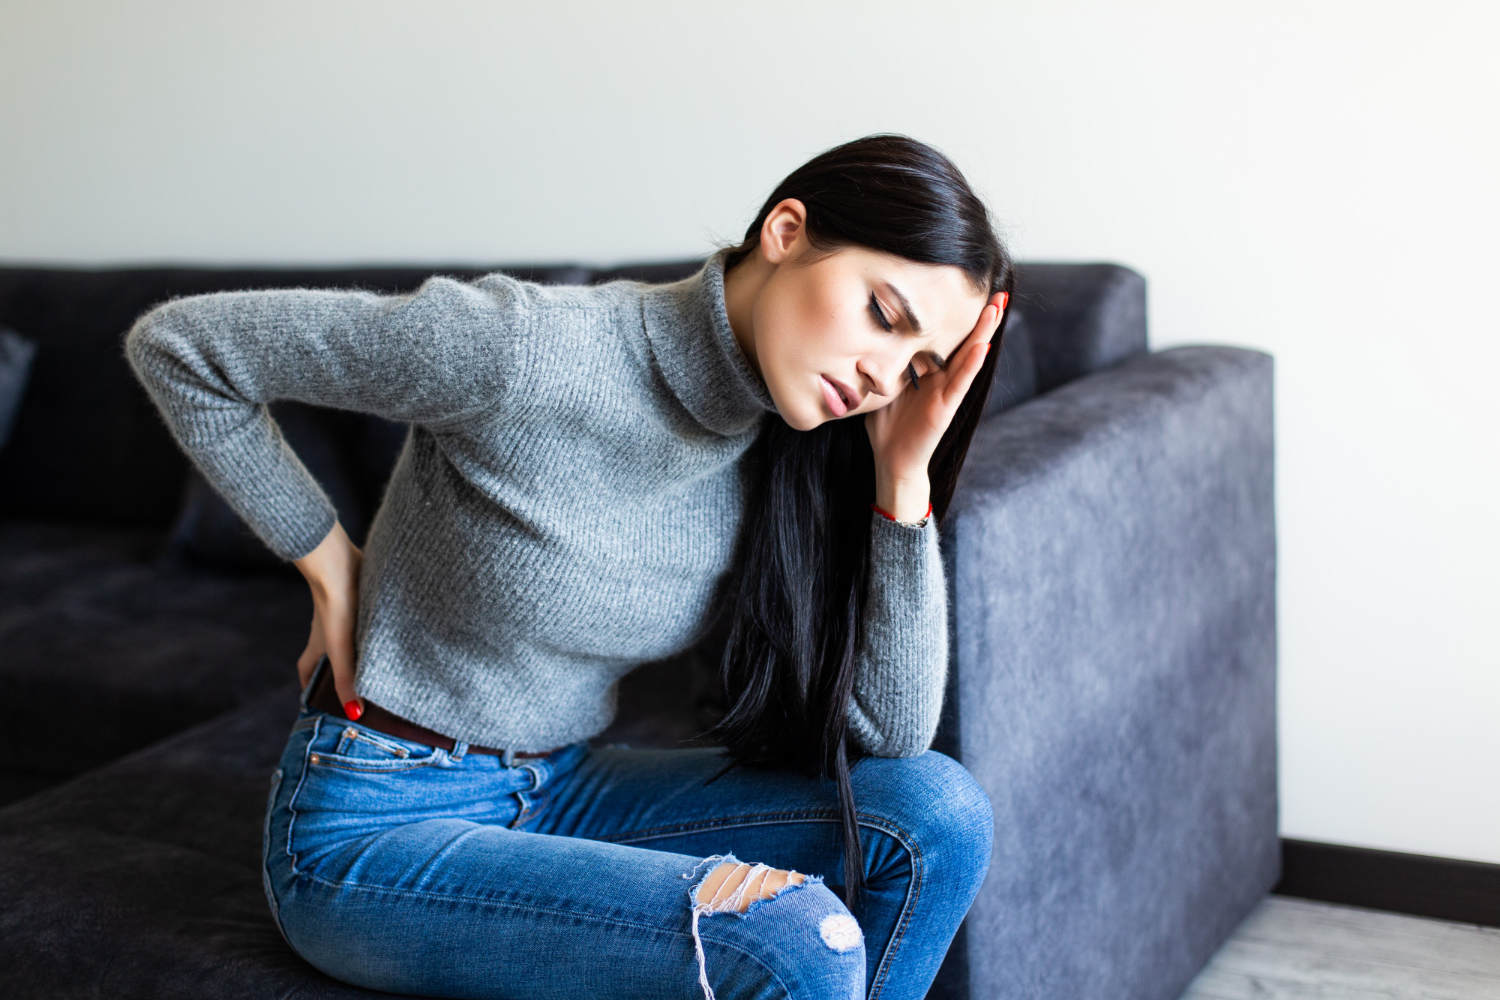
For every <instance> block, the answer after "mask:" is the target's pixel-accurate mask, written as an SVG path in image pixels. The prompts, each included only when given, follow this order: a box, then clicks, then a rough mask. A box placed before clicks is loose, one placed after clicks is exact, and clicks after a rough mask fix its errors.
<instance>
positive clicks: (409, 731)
mask: <svg viewBox="0 0 1500 1000" xmlns="http://www.w3.org/2000/svg"><path fill="white" fill-rule="evenodd" d="M307 705H308V707H309V708H316V709H318V710H319V711H323V712H327V713H328V714H329V715H332V716H334V717H335V718H338V719H348V718H349V717H348V716H347V715H345V714H344V706H342V705H340V704H339V696H338V692H337V691H336V690H334V687H333V671H332V670H331V669H328V668H327V667H326V666H325V668H324V669H323V670H321V671H319V672H318V682H317V683H316V684H315V685H313V689H312V691H311V692H309V694H308V696H307ZM359 724H360V725H361V726H367V727H369V728H370V729H373V730H375V731H376V732H380V733H385V734H386V735H387V736H394V737H396V738H397V739H398V740H410V741H411V742H413V743H425V744H427V745H428V746H430V747H442V748H443V749H444V750H447V751H450V752H451V751H452V750H453V748H454V747H455V746H457V745H458V742H457V741H456V740H454V739H453V738H452V737H451V736H444V735H443V734H442V733H435V732H433V731H432V730H431V729H428V728H427V727H425V726H419V725H417V724H416V723H415V722H407V721H406V720H405V719H403V718H401V716H399V715H392V714H391V713H390V712H387V711H386V710H385V709H383V708H381V707H380V706H379V705H376V704H375V703H374V702H372V701H370V699H368V698H366V699H365V711H364V714H362V715H361V716H360V717H359ZM561 749H562V747H553V748H552V749H551V750H538V751H530V750H517V751H516V752H515V753H514V754H513V756H516V757H545V756H547V755H548V754H550V753H556V752H557V751H558V750H561ZM469 753H487V754H493V755H495V756H496V757H504V756H505V751H504V750H497V749H495V748H494V747H482V746H479V745H478V744H475V743H470V744H469Z"/></svg>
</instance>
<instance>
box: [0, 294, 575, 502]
mask: <svg viewBox="0 0 1500 1000" xmlns="http://www.w3.org/2000/svg"><path fill="white" fill-rule="evenodd" d="M495 270H503V271H505V272H506V273H508V274H514V275H516V276H518V277H522V278H526V279H529V280H534V281H541V282H544V283H573V284H581V283H587V282H588V281H590V280H593V278H594V276H595V275H594V272H593V271H591V270H588V269H585V268H579V267H572V266H568V267H547V266H526V265H514V266H509V267H504V268H476V267H447V268H445V267H433V266H427V267H381V268H300V269H297V268H274V269H271V268H267V269H256V270H250V269H218V268H121V269H104V270H87V269H75V268H26V267H0V326H11V327H14V328H16V329H18V330H24V331H25V332H26V335H27V336H28V337H30V338H31V339H32V340H33V341H35V343H36V344H37V354H36V360H35V363H34V366H33V369H32V374H31V388H30V389H29V390H28V391H27V393H26V398H25V399H24V400H23V401H22V404H21V409H20V411H19V413H18V414H17V416H16V424H15V428H14V431H13V434H12V438H11V441H10V445H9V446H8V447H7V448H6V449H5V450H4V452H0V516H5V515H9V516H13V517H40V518H53V519H68V520H77V521H90V522H94V523H100V524H116V525H122V526H130V527H153V528H157V529H164V528H166V527H168V526H169V525H170V524H171V523H172V521H173V519H174V518H175V517H176V515H177V513H178V510H179V507H180V504H181V498H182V488H183V478H184V475H185V473H186V471H187V460H186V459H185V458H184V457H183V455H182V452H181V451H180V450H179V449H178V447H177V444H176V442H174V441H173V440H172V437H171V435H170V434H168V433H167V429H166V426H165V425H164V424H163V423H162V421H161V419H160V417H159V416H158V415H157V412H156V409H155V407H153V406H152V404H151V400H150V399H149V398H148V397H147V396H146V393H145V390H144V389H142V388H141V386H140V385H139V383H137V382H136V379H135V376H134V375H133V374H132V373H131V371H130V367H129V365H128V364H127V363H126V361H125V352H124V348H123V341H124V337H125V332H126V331H127V330H128V329H130V325H131V324H132V323H133V322H134V321H135V319H136V317H138V316H140V315H141V313H143V312H145V311H146V310H147V309H150V308H151V307H152V306H154V305H157V304H158V303H161V302H164V301H166V300H167V299H171V298H174V297H177V296H181V295H197V294H202V293H205V292H219V291H235V290H240V289H252V288H293V287H312V288H364V289H369V290H371V291H376V292H391V293H395V292H407V291H411V290H413V289H415V288H416V287H417V286H419V285H420V284H421V283H422V282H423V280H425V279H426V278H428V277H430V276H431V275H433V274H446V275H452V276H453V277H456V278H460V279H465V280H467V279H472V278H477V277H479V276H480V275H483V274H488V273H492V272H493V271H495Z"/></svg>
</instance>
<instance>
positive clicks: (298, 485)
mask: <svg viewBox="0 0 1500 1000" xmlns="http://www.w3.org/2000/svg"><path fill="white" fill-rule="evenodd" d="M235 438H236V439H237V440H234V441H233V442H232V443H231V442H223V443H220V444H219V445H217V446H216V447H211V448H202V447H200V448H192V449H190V450H189V454H190V455H191V456H192V458H193V460H194V462H195V464H196V465H197V466H198V470H199V471H200V472H202V473H203V477H204V479H206V480H208V483H209V485H211V486H212V487H213V488H214V489H215V490H217V491H218V492H219V494H220V495H221V496H222V497H223V498H224V500H225V502H226V503H228V504H229V506H230V507H232V508H234V511H235V513H237V514H238V515H239V516H240V518H241V519H242V520H244V522H245V523H246V524H247V525H249V527H250V530H251V531H253V532H255V534H256V536H257V537H259V538H260V540H261V541H263V542H265V543H266V547H267V548H269V549H270V550H271V551H272V552H274V553H276V554H277V555H278V556H280V557H281V558H283V559H286V560H293V559H300V558H302V557H303V556H305V555H307V554H308V553H309V552H311V551H312V550H313V549H315V548H317V546H318V543H319V542H321V541H322V540H323V539H324V538H326V537H327V536H328V532H329V531H331V530H333V525H334V522H335V521H336V520H337V519H338V513H337V511H336V510H335V509H334V506H333V504H332V503H331V502H330V501H329V499H328V496H327V495H326V494H325V493H324V492H323V489H322V487H320V486H319V485H318V482H317V480H316V479H314V478H313V476H312V474H311V473H310V472H308V471H307V468H306V466H304V465H303V464H302V462H301V460H299V459H298V458H297V455H296V453H295V452H293V451H292V449H291V447H290V446H289V445H287V443H286V441H285V439H283V438H282V437H281V435H280V434H279V433H278V432H277V431H276V430H275V428H274V425H273V424H272V422H271V419H270V417H269V416H268V415H265V414H264V411H262V414H261V419H260V420H259V421H257V422H256V423H255V424H253V425H252V426H251V427H249V428H245V429H244V430H242V431H241V432H240V433H238V434H236V435H235Z"/></svg>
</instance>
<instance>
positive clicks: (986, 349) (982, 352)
mask: <svg viewBox="0 0 1500 1000" xmlns="http://www.w3.org/2000/svg"><path fill="white" fill-rule="evenodd" d="M979 346H980V347H982V348H984V350H982V351H980V352H979V356H980V357H981V358H982V357H984V356H985V355H986V354H988V353H990V345H989V344H980V345H979Z"/></svg>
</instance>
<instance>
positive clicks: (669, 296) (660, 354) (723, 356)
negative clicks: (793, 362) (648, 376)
mask: <svg viewBox="0 0 1500 1000" xmlns="http://www.w3.org/2000/svg"><path fill="white" fill-rule="evenodd" d="M642 300H643V301H642V309H643V312H644V317H645V322H646V337H647V338H648V339H649V340H650V342H651V350H652V353H653V354H655V355H656V363H657V365H658V366H659V367H660V369H661V373H662V376H663V377H664V378H665V379H666V381H667V385H668V387H669V388H671V390H672V394H673V395H675V396H676V397H677V399H678V401H680V402H681V403H682V405H683V406H684V407H685V408H686V409H687V411H688V412H689V413H691V414H692V415H693V417H694V418H696V419H697V420H698V422H699V423H701V424H702V425H703V426H704V427H707V428H708V429H709V430H711V431H713V432H714V433H716V434H724V435H736V434H743V433H745V432H746V431H748V430H750V429H751V428H752V427H753V426H754V425H755V424H756V423H757V422H758V421H759V419H760V417H761V416H762V415H764V414H766V413H774V412H775V411H776V404H775V403H774V402H772V401H771V394H770V392H768V391H767V390H766V384H765V383H764V382H763V381H761V378H760V376H759V375H757V374H756V373H755V369H753V368H751V367H750V361H749V359H747V358H746V357H745V352H744V351H741V350H740V345H739V342H738V341H736V340H735V339H734V331H733V330H732V329H730V326H729V313H728V311H727V310H726V308H725V306H724V251H722V250H721V251H719V252H718V253H716V254H714V255H713V256H712V257H710V258H709V259H708V261H707V262H706V263H705V264H704V265H703V269H702V270H701V271H699V272H698V273H697V274H695V275H693V276H692V277H690V278H684V279H682V280H681V281H677V282H673V283H672V284H668V285H653V286H651V287H650V288H648V289H647V290H646V292H645V293H644V295H643V296H642Z"/></svg>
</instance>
